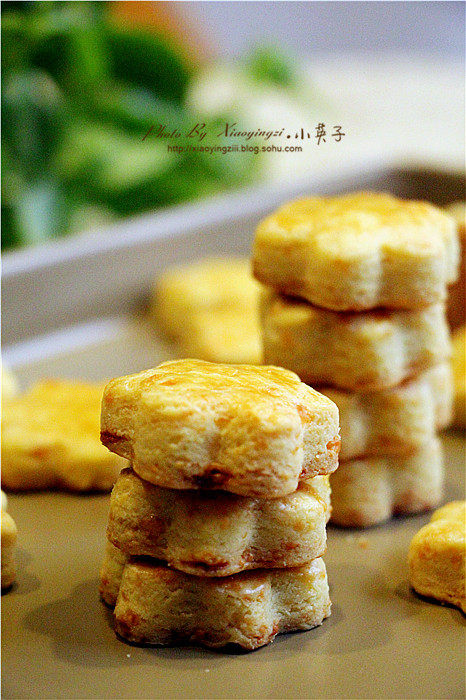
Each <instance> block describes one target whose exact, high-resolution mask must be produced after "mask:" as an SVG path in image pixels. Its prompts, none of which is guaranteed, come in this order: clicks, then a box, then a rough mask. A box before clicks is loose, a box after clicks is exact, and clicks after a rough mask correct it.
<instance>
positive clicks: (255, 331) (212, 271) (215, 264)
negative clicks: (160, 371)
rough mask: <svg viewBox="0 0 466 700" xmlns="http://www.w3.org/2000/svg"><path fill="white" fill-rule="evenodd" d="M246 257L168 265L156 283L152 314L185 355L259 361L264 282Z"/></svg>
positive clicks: (257, 362)
mask: <svg viewBox="0 0 466 700" xmlns="http://www.w3.org/2000/svg"><path fill="white" fill-rule="evenodd" d="M250 268H251V264H250V261H249V260H248V259H246V258H207V259H204V260H198V261H196V262H194V263H189V264H187V265H182V266H178V267H172V268H170V269H168V270H167V271H166V272H165V273H164V274H163V275H162V276H161V277H160V278H159V279H158V280H157V282H156V285H155V287H154V292H153V296H152V305H151V310H152V315H153V317H154V319H155V321H156V323H157V325H158V326H159V327H161V328H162V330H163V331H165V333H167V335H169V336H171V337H172V338H174V339H175V340H177V341H178V343H179V344H180V347H181V350H182V352H183V354H184V355H187V356H189V357H196V358H199V359H202V360H209V361H211V362H235V363H241V362H244V363H247V364H259V363H260V361H261V352H262V351H261V343H260V331H259V318H258V308H257V307H258V294H259V288H260V285H259V283H258V282H256V281H255V280H254V278H253V277H252V274H251V269H250Z"/></svg>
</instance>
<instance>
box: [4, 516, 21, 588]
mask: <svg viewBox="0 0 466 700" xmlns="http://www.w3.org/2000/svg"><path fill="white" fill-rule="evenodd" d="M1 521H2V522H1V525H2V527H1V543H2V567H1V569H2V576H1V578H2V589H4V588H9V587H10V586H11V585H12V584H13V583H14V582H15V579H16V562H15V547H16V539H17V533H18V531H17V528H16V523H15V521H14V520H13V518H12V517H11V515H10V514H9V513H6V512H5V511H4V510H2V513H1Z"/></svg>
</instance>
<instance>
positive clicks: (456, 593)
mask: <svg viewBox="0 0 466 700" xmlns="http://www.w3.org/2000/svg"><path fill="white" fill-rule="evenodd" d="M465 518H466V502H465V501H454V502H453V503H448V504H447V505H446V506H443V508H439V509H438V510H436V511H435V513H433V515H432V517H431V519H430V523H428V525H424V527H422V528H421V529H420V530H419V532H418V533H417V534H416V535H415V536H414V537H413V539H412V541H411V545H410V547H409V554H408V564H409V581H410V583H411V585H412V587H413V588H414V589H415V590H416V591H417V592H418V593H421V595H425V596H429V598H436V599H437V600H441V601H445V602H446V603H452V604H453V605H457V606H458V607H459V608H461V609H462V611H463V612H464V613H466V581H465V572H466V522H465Z"/></svg>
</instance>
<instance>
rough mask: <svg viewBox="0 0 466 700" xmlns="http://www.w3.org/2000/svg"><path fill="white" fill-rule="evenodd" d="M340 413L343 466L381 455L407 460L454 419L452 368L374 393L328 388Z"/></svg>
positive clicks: (434, 369) (326, 391)
mask: <svg viewBox="0 0 466 700" xmlns="http://www.w3.org/2000/svg"><path fill="white" fill-rule="evenodd" d="M321 391H322V393H323V394H325V396H328V398H329V399H331V400H332V401H333V402H334V403H336V405H337V406H338V410H339V412H340V434H341V450H340V462H342V461H345V460H348V459H355V458H357V457H368V456H377V455H387V456H388V455H406V454H409V453H411V452H414V451H416V450H417V449H418V448H419V447H420V446H421V445H423V444H424V443H425V442H427V441H429V440H431V439H432V438H433V437H434V434H435V431H436V430H440V429H442V428H445V427H446V426H447V425H448V424H449V422H450V419H451V413H452V402H453V382H452V373H451V368H450V363H449V362H442V363H440V364H438V365H435V366H434V367H431V368H430V369H428V370H425V372H422V373H421V374H419V375H418V376H417V377H414V378H413V379H410V380H406V381H405V382H403V383H402V384H399V385H398V386H395V387H393V388H392V389H385V390H382V391H372V392H369V393H360V392H350V391H343V390H341V389H333V388H331V387H322V388H321Z"/></svg>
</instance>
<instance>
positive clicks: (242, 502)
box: [107, 469, 330, 576]
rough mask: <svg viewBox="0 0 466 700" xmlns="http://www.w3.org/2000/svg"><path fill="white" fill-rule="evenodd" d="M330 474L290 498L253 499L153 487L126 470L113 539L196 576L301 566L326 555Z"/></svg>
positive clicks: (113, 514)
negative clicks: (262, 568)
mask: <svg viewBox="0 0 466 700" xmlns="http://www.w3.org/2000/svg"><path fill="white" fill-rule="evenodd" d="M329 517H330V486H329V477H328V476H316V477H314V478H313V479H311V480H309V481H307V482H305V483H302V484H301V485H300V488H299V489H298V490H297V491H295V492H294V493H292V494H289V495H288V496H284V497H282V498H273V499H257V498H247V497H245V496H237V495H235V494H231V493H223V492H220V491H211V492H208V491H201V492H199V491H179V490H175V489H164V488H161V487H159V486H153V485H152V484H149V482H147V481H144V480H143V479H140V478H139V477H138V476H137V475H136V474H135V473H134V472H133V471H132V470H131V469H124V470H123V471H122V472H121V474H120V476H119V478H118V480H117V483H116V484H115V486H114V489H113V492H112V498H111V502H110V514H109V521H108V528H107V536H108V539H109V540H110V541H111V542H112V543H113V544H114V545H115V546H116V547H118V548H119V549H121V550H122V551H124V552H125V553H126V554H128V555H133V556H151V557H155V558H156V559H162V560H164V561H165V562H167V564H168V565H169V566H171V567H173V568H175V569H178V570H180V571H185V572H186V573H189V574H194V575H197V576H229V575H231V574H236V573H238V572H239V571H244V570H246V569H257V568H261V567H264V568H270V567H275V568H282V567H290V566H300V565H301V564H305V563H306V562H309V561H312V559H316V558H317V557H320V556H322V555H323V554H324V552H325V549H326V530H325V526H326V523H327V520H328V518H329Z"/></svg>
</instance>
